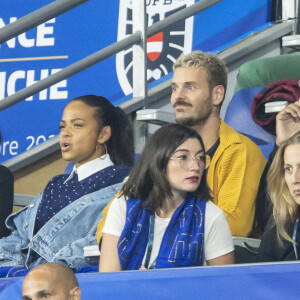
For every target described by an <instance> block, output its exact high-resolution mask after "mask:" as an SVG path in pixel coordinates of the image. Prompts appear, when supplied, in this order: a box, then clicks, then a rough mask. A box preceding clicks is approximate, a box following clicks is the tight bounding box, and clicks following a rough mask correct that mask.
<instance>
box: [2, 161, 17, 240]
mask: <svg viewBox="0 0 300 300" xmlns="http://www.w3.org/2000/svg"><path fill="white" fill-rule="evenodd" d="M13 201H14V176H13V174H12V173H11V172H10V171H9V169H8V168H6V167H4V166H2V165H0V206H1V208H0V238H2V237H4V236H8V235H9V234H10V231H9V229H8V228H7V227H6V226H5V219H6V218H7V217H8V216H9V215H10V214H11V213H12V207H13Z"/></svg>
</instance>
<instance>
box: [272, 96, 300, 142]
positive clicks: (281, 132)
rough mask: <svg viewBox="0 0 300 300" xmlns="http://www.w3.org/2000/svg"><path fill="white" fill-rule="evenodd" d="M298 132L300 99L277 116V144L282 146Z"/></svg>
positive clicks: (299, 129) (299, 127) (299, 126)
mask: <svg viewBox="0 0 300 300" xmlns="http://www.w3.org/2000/svg"><path fill="white" fill-rule="evenodd" d="M298 131H300V99H299V100H298V101H296V102H294V103H291V104H290V105H288V106H287V107H285V108H284V109H283V110H282V111H280V112H279V113H278V114H277V116H276V144H277V145H278V146H280V144H281V143H283V142H285V141H286V140H288V139H289V138H290V137H291V136H293V135H294V134H295V133H296V132H298Z"/></svg>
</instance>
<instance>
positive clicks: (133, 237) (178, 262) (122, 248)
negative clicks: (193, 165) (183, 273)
mask: <svg viewBox="0 0 300 300" xmlns="http://www.w3.org/2000/svg"><path fill="white" fill-rule="evenodd" d="M141 204H142V203H141V200H140V199H129V200H127V213H126V223H125V226H124V229H123V231H122V233H121V236H120V239H119V242H118V254H119V260H120V264H121V269H122V270H138V269H139V268H140V267H141V264H142V261H143V258H144V255H145V251H146V247H147V243H148V236H149V224H150V222H149V220H150V216H151V215H152V214H153V212H151V211H149V210H146V209H141ZM205 207H206V201H200V200H199V199H185V200H184V201H183V203H182V204H181V205H180V206H179V207H178V208H177V209H176V211H175V212H174V214H173V216H172V218H171V220H170V223H169V225H168V227H167V229H166V231H165V233H164V236H163V239H162V242H161V245H160V249H159V252H158V256H157V259H156V268H157V269H158V268H179V267H192V266H202V265H203V256H204V220H205Z"/></svg>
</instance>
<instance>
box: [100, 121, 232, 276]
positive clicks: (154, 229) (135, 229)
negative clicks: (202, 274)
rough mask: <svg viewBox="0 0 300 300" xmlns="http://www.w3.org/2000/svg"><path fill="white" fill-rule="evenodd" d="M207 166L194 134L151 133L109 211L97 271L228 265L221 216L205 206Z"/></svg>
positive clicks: (169, 128)
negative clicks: (119, 194) (120, 192)
mask: <svg viewBox="0 0 300 300" xmlns="http://www.w3.org/2000/svg"><path fill="white" fill-rule="evenodd" d="M207 165H208V162H207V160H206V155H205V150H204V145H203V142H202V139H201V137H200V136H199V135H198V134H197V132H196V131H194V130H193V129H191V128H188V127H185V126H183V125H179V124H169V125H166V126H164V127H162V128H160V129H159V130H157V131H156V132H155V134H154V135H153V136H152V137H151V138H150V139H149V141H148V143H147V145H146V146H145V149H144V151H143V153H142V154H141V157H140V159H139V161H138V162H137V164H136V165H135V166H134V167H133V169H132V171H131V172H130V175H129V178H128V180H127V182H126V183H125V185H124V187H123V188H122V195H121V196H120V197H118V198H116V199H115V200H114V201H113V202H112V204H111V207H110V208H109V211H108V215H107V218H106V222H105V225H104V227H103V230H102V233H103V241H102V246H101V256H100V265H99V270H100V272H113V271H120V270H137V269H149V268H151V269H152V268H172V267H190V266H201V265H203V264H207V265H217V264H218V265H219V264H232V263H234V258H233V243H232V236H231V232H230V229H229V226H228V223H227V221H226V218H225V215H224V213H223V212H222V211H221V210H220V209H219V208H218V207H217V206H215V205H214V204H213V203H212V202H210V201H209V200H210V191H209V188H208V186H207V183H206V170H205V169H206V166H207Z"/></svg>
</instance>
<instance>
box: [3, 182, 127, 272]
mask: <svg viewBox="0 0 300 300" xmlns="http://www.w3.org/2000/svg"><path fill="white" fill-rule="evenodd" d="M122 184H123V183H118V184H115V185H111V186H108V187H106V188H103V189H101V190H99V191H96V192H93V193H91V194H88V195H85V196H83V197H81V198H79V199H77V200H76V201H74V202H72V203H71V204H70V205H68V206H66V207H65V208H63V209H62V210H61V211H60V212H59V213H57V214H56V215H54V216H53V217H52V218H51V219H50V220H49V221H48V222H47V223H46V224H45V225H44V226H43V227H42V228H41V229H40V230H39V231H38V232H37V233H36V234H35V235H33V230H34V226H35V220H36V214H37V209H38V206H39V203H40V201H41V200H42V194H40V195H38V196H37V197H36V198H35V200H34V201H33V202H32V203H31V204H30V205H28V206H27V207H25V208H23V209H22V210H20V211H18V212H16V213H14V214H12V215H10V216H9V217H8V218H7V220H6V225H7V227H8V228H9V229H10V230H12V231H13V232H12V233H11V235H9V236H8V237H5V238H2V239H1V240H0V266H21V267H26V268H31V267H34V266H36V265H38V264H40V263H42V262H45V261H47V262H58V263H62V264H65V265H68V266H69V267H71V268H73V269H77V268H81V267H83V266H85V265H87V264H89V262H87V260H86V259H85V257H84V255H83V247H84V246H87V245H97V240H96V228H97V225H98V223H99V220H100V219H101V218H102V210H103V208H104V207H105V206H106V205H107V203H108V202H109V201H110V200H111V199H112V198H113V197H114V195H115V194H116V193H117V192H118V191H119V190H120V188H121V186H122ZM34 252H36V253H37V254H38V255H39V256H38V258H37V255H36V254H35V253H34Z"/></svg>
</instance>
